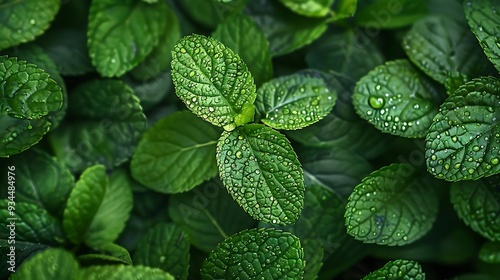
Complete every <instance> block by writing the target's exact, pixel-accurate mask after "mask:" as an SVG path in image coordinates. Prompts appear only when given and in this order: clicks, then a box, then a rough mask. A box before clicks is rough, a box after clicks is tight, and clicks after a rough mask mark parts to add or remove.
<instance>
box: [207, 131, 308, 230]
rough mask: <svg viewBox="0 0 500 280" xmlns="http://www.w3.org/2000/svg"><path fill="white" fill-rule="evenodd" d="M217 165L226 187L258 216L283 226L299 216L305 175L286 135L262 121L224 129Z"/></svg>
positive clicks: (219, 145)
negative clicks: (264, 124) (226, 130)
mask: <svg viewBox="0 0 500 280" xmlns="http://www.w3.org/2000/svg"><path fill="white" fill-rule="evenodd" d="M217 165H218V167H219V174H220V177H221V179H222V182H223V183H224V186H225V187H226V188H227V189H228V191H229V193H230V194H231V195H232V196H233V198H234V199H235V200H236V201H237V202H238V204H240V206H241V207H243V209H244V210H245V211H246V212H247V213H248V214H250V216H252V217H253V218H254V219H257V220H261V221H263V222H265V223H273V224H279V225H286V224H290V223H294V222H295V221H296V220H297V219H298V217H299V215H300V211H301V209H302V207H303V205H304V174H303V171H302V169H301V168H300V163H299V161H298V159H297V155H296V154H295V152H294V151H293V148H292V146H291V145H290V142H289V141H288V140H287V139H286V138H285V136H283V135H281V134H280V133H279V132H277V131H275V130H273V129H271V128H268V127H266V126H263V125H258V124H249V125H245V126H243V127H241V128H237V129H236V130H234V131H232V132H224V133H222V136H221V137H220V139H219V142H218V143H217Z"/></svg>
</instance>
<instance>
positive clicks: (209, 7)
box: [175, 0, 248, 30]
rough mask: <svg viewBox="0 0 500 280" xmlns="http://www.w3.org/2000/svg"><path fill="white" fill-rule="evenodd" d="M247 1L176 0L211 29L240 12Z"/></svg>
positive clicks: (198, 20)
mask: <svg viewBox="0 0 500 280" xmlns="http://www.w3.org/2000/svg"><path fill="white" fill-rule="evenodd" d="M222 2H224V3H222ZM247 2H248V1H247V0H232V1H231V0H190V1H175V3H176V4H178V5H180V7H182V11H183V12H186V13H187V14H188V15H189V16H190V17H191V18H192V19H193V20H194V21H195V22H196V23H198V24H200V26H203V27H205V28H208V29H210V30H213V29H215V28H216V27H217V25H218V24H219V23H220V22H222V21H224V19H225V18H227V17H230V16H231V15H233V14H237V13H239V12H240V11H241V10H242V9H243V7H244V6H245V4H246V3H247Z"/></svg>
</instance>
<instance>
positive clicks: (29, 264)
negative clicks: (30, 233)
mask: <svg viewBox="0 0 500 280" xmlns="http://www.w3.org/2000/svg"><path fill="white" fill-rule="evenodd" d="M10 279H12V280H50V279H67V280H80V279H81V278H80V271H79V268H78V262H77V261H76V259H75V257H74V256H73V254H71V253H70V252H68V251H65V250H64V249H60V248H50V249H47V250H45V251H43V252H40V253H37V254H35V255H34V256H33V257H31V258H29V259H28V260H26V261H25V262H23V263H22V265H21V266H20V267H19V270H18V271H17V272H16V273H14V274H13V275H12V276H11V278H10Z"/></svg>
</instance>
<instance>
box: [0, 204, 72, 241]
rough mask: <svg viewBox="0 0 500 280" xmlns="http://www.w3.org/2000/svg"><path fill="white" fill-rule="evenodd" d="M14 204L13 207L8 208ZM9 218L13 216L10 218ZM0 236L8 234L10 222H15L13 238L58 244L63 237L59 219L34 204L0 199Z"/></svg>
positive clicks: (3, 236)
mask: <svg viewBox="0 0 500 280" xmlns="http://www.w3.org/2000/svg"><path fill="white" fill-rule="evenodd" d="M9 206H14V209H9ZM9 218H15V220H10V219H9ZM0 219H1V220H0V221H1V222H0V238H1V239H7V237H8V236H10V230H11V228H10V227H8V226H9V225H11V223H15V225H14V226H15V230H14V231H15V234H16V235H15V240H16V241H18V240H19V241H28V242H32V243H42V244H46V245H51V246H60V245H61V244H63V243H64V241H65V238H64V235H63V233H62V230H61V225H60V223H59V221H58V220H57V219H56V218H55V217H53V216H52V215H50V214H49V213H48V212H47V211H46V210H45V209H43V208H41V207H39V206H38V205H36V204H31V203H26V202H17V201H16V202H15V205H13V204H12V201H11V200H8V199H2V200H0Z"/></svg>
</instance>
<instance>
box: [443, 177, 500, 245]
mask: <svg viewBox="0 0 500 280" xmlns="http://www.w3.org/2000/svg"><path fill="white" fill-rule="evenodd" d="M499 179H500V175H495V176H491V177H487V178H483V179H481V180H475V181H460V182H455V183H453V184H451V189H450V195H451V202H452V204H453V207H454V208H455V211H456V212H457V214H458V216H459V217H460V218H461V219H462V220H463V221H464V222H465V224H467V225H468V226H470V227H471V228H472V229H473V230H474V231H475V232H477V233H479V234H481V235H482V236H483V237H485V238H487V239H489V240H491V241H500V215H499V214H498V213H500V193H499V183H498V182H499V181H498V180H499Z"/></svg>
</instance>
